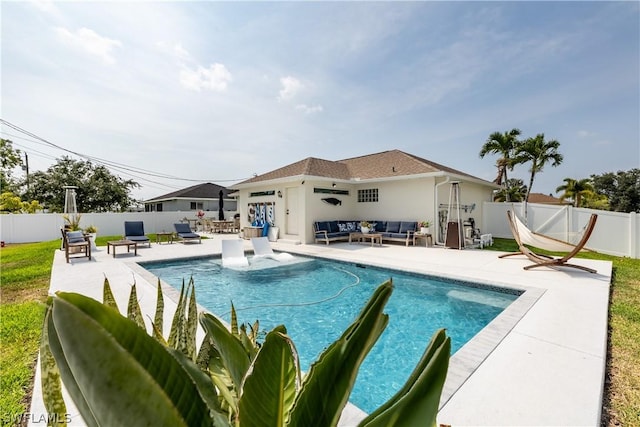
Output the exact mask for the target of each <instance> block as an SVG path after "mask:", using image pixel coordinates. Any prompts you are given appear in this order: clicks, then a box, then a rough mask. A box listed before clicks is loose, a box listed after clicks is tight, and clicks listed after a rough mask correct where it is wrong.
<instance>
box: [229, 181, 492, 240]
mask: <svg viewBox="0 0 640 427" xmlns="http://www.w3.org/2000/svg"><path fill="white" fill-rule="evenodd" d="M303 181H304V184H302V182H303ZM444 181H445V178H444V177H433V176H431V177H419V178H402V179H396V180H388V181H377V182H368V183H367V182H340V181H339V180H336V181H331V180H329V181H328V180H326V179H313V178H300V177H296V178H294V179H292V180H291V181H289V182H280V183H273V184H270V185H269V184H268V185H256V186H255V187H252V188H250V189H241V190H240V191H239V194H240V196H239V199H238V209H239V211H240V213H241V226H243V227H244V226H247V225H249V224H248V221H247V204H248V203H265V202H272V203H273V202H275V225H276V226H277V227H279V229H280V238H287V239H291V240H299V241H300V242H301V243H313V242H314V235H313V222H314V221H322V220H350V219H353V220H362V219H370V220H376V219H377V220H397V221H423V220H430V221H433V222H435V221H437V218H438V205H439V204H440V203H444V204H446V203H448V201H449V188H450V184H448V183H447V184H444V185H442V186H440V187H439V189H438V198H437V200H436V198H435V191H436V190H435V186H436V183H438V182H444ZM334 182H335V184H336V186H335V187H332V184H333V183H334ZM289 187H296V188H298V191H299V193H298V204H297V206H296V209H297V212H296V214H297V220H298V222H297V230H298V233H297V234H295V235H294V234H289V233H288V232H287V227H286V221H287V217H286V209H287V204H288V201H287V200H286V198H287V188H289ZM316 187H317V188H324V189H335V190H347V191H349V194H348V195H342V194H327V193H315V192H314V188H316ZM361 189H377V190H378V202H361V203H358V201H357V200H358V190H361ZM460 190H461V191H460V202H461V204H469V205H471V204H473V203H475V204H476V207H475V209H474V211H473V212H467V213H463V214H461V217H462V218H465V219H466V218H467V217H468V216H472V217H474V219H475V221H476V224H481V223H482V213H481V211H482V202H486V201H490V200H491V188H490V187H488V186H483V185H480V184H475V183H471V182H462V183H461V184H460ZM262 191H274V192H275V195H274V196H260V197H249V194H250V193H251V192H262ZM278 191H280V192H281V193H282V195H283V197H282V198H279V197H278V196H277V194H278ZM328 197H335V198H336V199H338V200H340V201H341V202H342V203H341V204H339V205H336V206H334V205H331V204H329V203H326V202H323V201H322V199H324V198H328ZM476 227H478V225H477V226H476Z"/></svg>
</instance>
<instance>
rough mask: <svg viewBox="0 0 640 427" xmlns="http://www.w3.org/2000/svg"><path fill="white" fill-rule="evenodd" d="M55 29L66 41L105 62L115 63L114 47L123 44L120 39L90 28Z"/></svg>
mask: <svg viewBox="0 0 640 427" xmlns="http://www.w3.org/2000/svg"><path fill="white" fill-rule="evenodd" d="M55 31H56V33H57V34H58V36H59V37H60V39H61V40H62V41H63V42H64V43H66V44H68V45H69V46H73V47H75V48H77V49H80V50H82V51H84V52H85V53H88V54H90V55H94V56H97V57H99V58H101V59H102V60H103V61H104V63H105V64H115V62H116V60H115V58H114V57H113V54H112V53H113V49H114V48H115V47H120V46H122V43H120V41H118V40H113V39H110V38H107V37H102V36H101V35H99V34H98V33H96V32H95V31H93V30H90V29H89V28H80V29H79V30H77V31H76V32H75V33H72V32H71V31H69V30H67V29H66V28H62V27H57V28H56V29H55Z"/></svg>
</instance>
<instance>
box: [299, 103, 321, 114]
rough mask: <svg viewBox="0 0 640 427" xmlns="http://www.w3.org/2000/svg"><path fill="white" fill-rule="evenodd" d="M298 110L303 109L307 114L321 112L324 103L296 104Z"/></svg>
mask: <svg viewBox="0 0 640 427" xmlns="http://www.w3.org/2000/svg"><path fill="white" fill-rule="evenodd" d="M296 110H298V111H302V112H303V113H305V114H314V113H321V112H322V111H323V110H324V108H322V105H312V106H309V105H306V104H298V105H296Z"/></svg>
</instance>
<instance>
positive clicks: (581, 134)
mask: <svg viewBox="0 0 640 427" xmlns="http://www.w3.org/2000/svg"><path fill="white" fill-rule="evenodd" d="M578 136H579V137H580V138H586V137H588V136H594V133H593V132H589V131H588V130H581V131H578Z"/></svg>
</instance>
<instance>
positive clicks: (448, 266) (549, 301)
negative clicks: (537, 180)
mask: <svg viewBox="0 0 640 427" xmlns="http://www.w3.org/2000/svg"><path fill="white" fill-rule="evenodd" d="M227 238H237V237H236V236H235V235H215V236H213V238H211V239H205V240H203V241H202V244H197V243H196V244H193V243H187V244H181V243H174V244H166V243H165V244H156V243H152V244H151V247H150V248H147V247H139V248H138V255H137V256H134V255H133V252H132V253H131V254H127V253H126V252H124V253H122V254H120V253H118V255H117V256H116V257H115V258H114V257H112V255H110V254H109V255H108V254H107V251H106V247H99V250H98V251H96V252H94V253H93V255H94V257H93V258H94V259H93V260H92V261H91V262H89V261H87V259H86V258H84V259H83V258H77V259H73V258H72V260H71V263H69V264H67V263H66V262H65V259H64V252H62V251H56V255H55V259H54V262H53V268H52V272H51V284H50V289H49V292H50V294H53V293H55V292H56V291H59V290H62V291H68V292H79V293H82V294H85V295H87V296H90V297H93V298H95V299H97V300H100V301H101V300H102V284H103V282H104V279H105V277H106V278H108V279H109V283H110V285H111V287H112V290H113V292H114V296H115V298H116V300H117V302H118V305H119V307H121V309H123V310H126V302H127V300H128V296H129V291H130V287H131V285H132V284H133V283H134V282H135V283H136V287H137V293H138V298H139V300H140V305H141V308H142V310H143V312H144V313H145V314H146V315H148V316H150V317H153V313H154V312H155V300H156V282H157V281H156V280H155V278H154V277H153V276H152V275H151V274H150V273H148V272H146V271H145V270H143V269H141V268H140V267H139V266H138V265H137V263H138V262H148V261H158V260H168V259H176V258H188V257H200V256H207V255H212V256H213V255H219V254H220V253H221V247H222V244H221V241H222V239H227ZM244 247H245V249H246V250H248V251H250V250H251V244H250V242H249V241H248V240H245V241H244ZM272 247H273V248H274V250H280V251H286V252H290V253H298V254H301V255H310V256H318V257H330V258H332V259H337V260H343V261H352V262H358V263H362V264H369V265H375V266H381V267H389V268H393V269H400V270H405V271H412V272H417V273H425V274H431V275H436V276H445V277H450V278H453V279H458V280H463V281H472V282H476V283H481V284H492V285H498V286H506V287H510V288H515V289H520V290H523V291H525V292H524V294H523V295H522V296H521V297H520V298H518V300H517V301H515V302H514V303H513V304H512V305H511V306H509V307H508V308H507V309H506V310H505V311H504V312H503V313H502V314H501V315H500V316H498V317H497V318H496V319H494V321H493V322H491V323H490V324H489V326H487V327H486V328H485V329H484V330H483V331H482V332H481V333H480V334H478V335H477V336H476V337H475V338H474V339H473V340H472V341H470V342H469V343H468V344H467V345H465V346H464V347H463V348H462V349H460V350H459V351H458V352H457V353H456V354H455V355H454V356H453V357H452V359H451V363H450V367H449V373H448V376H447V382H446V384H445V390H444V392H443V397H442V400H441V409H440V413H439V415H438V423H442V424H451V425H455V426H465V425H469V426H471V425H473V426H479V425H486V426H489V425H491V426H494V425H505V426H506V425H510V426H519V425H537V426H542V425H548V426H551V425H563V426H597V425H599V424H600V412H601V407H602V391H603V383H604V374H605V365H606V351H607V321H608V305H609V287H610V282H611V274H612V263H611V262H608V261H594V260H584V259H574V260H572V261H575V263H577V264H581V265H585V266H588V267H591V268H594V269H596V270H597V273H596V274H591V273H587V272H583V271H580V270H576V269H570V268H563V269H561V270H552V269H549V268H538V269H534V270H530V271H525V270H523V268H522V267H523V266H525V265H528V264H530V262H529V261H528V260H526V258H524V257H510V258H507V259H498V255H500V253H499V252H495V251H487V250H474V249H465V250H461V251H459V250H450V249H443V248H438V247H432V248H426V247H420V246H416V247H405V246H401V245H390V244H385V245H384V246H382V247H378V246H375V247H371V246H369V245H360V244H352V245H351V244H348V243H332V244H331V245H328V246H327V245H324V244H323V245H315V244H314V245H292V244H286V243H272ZM185 277H187V278H188V272H186V273H185ZM167 294H168V295H167V297H165V327H166V328H168V326H169V325H170V322H171V318H172V316H173V310H174V308H175V301H171V300H170V298H171V297H172V295H169V294H171V292H168V293H167ZM172 294H173V296H175V294H176V292H173V293H172ZM147 321H148V319H147ZM390 321H391V322H393V319H390ZM165 334H166V333H165ZM426 344H427V343H426V342H425V344H424V345H425V347H426ZM40 396H41V392H40V379H39V370H37V372H36V382H35V386H34V399H33V402H32V407H31V413H32V414H36V415H37V414H43V413H45V412H44V407H43V404H42V401H41V398H40ZM68 401H69V400H68ZM361 417H362V413H361V412H360V411H358V410H357V409H355V408H352V407H350V408H348V409H347V411H345V414H344V415H343V418H342V420H341V422H340V425H343V426H351V425H356V424H357V422H358V420H359V419H360V418H361ZM34 425H35V424H34ZM71 425H83V423H82V420H81V419H80V417H79V416H77V413H73V412H72V423H71Z"/></svg>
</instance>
